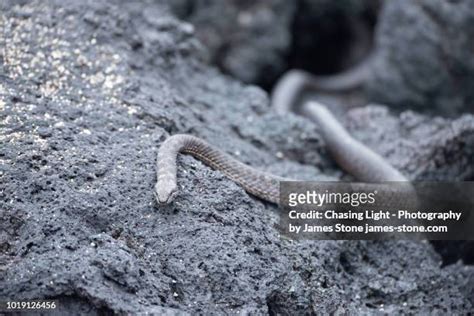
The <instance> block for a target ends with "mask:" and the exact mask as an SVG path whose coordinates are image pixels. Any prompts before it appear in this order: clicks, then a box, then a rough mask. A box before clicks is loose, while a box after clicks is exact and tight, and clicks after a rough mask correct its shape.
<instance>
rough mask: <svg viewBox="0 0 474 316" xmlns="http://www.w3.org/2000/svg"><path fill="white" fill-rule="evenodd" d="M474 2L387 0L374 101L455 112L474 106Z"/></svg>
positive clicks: (373, 85) (380, 29)
mask: <svg viewBox="0 0 474 316" xmlns="http://www.w3.org/2000/svg"><path fill="white" fill-rule="evenodd" d="M473 21H474V2H472V1H470V0H460V1H443V0H435V1H432V0H422V1H409V0H402V1H386V2H385V8H384V10H383V11H382V14H381V17H380V23H379V25H378V27H377V28H378V30H377V35H376V46H377V54H378V58H377V61H376V63H375V64H374V68H373V72H374V75H373V77H372V80H371V81H370V82H369V84H368V92H369V95H370V98H371V100H373V101H374V102H379V103H384V104H388V105H391V106H395V107H399V108H405V109H406V108H410V109H417V110H421V111H426V112H432V113H438V114H439V113H443V114H448V115H455V114H459V113H462V112H463V111H468V112H473V111H474V107H473V104H474V90H473V89H472V87H473V86H474V59H473V58H472V47H473V45H474V28H473V23H474V22H473Z"/></svg>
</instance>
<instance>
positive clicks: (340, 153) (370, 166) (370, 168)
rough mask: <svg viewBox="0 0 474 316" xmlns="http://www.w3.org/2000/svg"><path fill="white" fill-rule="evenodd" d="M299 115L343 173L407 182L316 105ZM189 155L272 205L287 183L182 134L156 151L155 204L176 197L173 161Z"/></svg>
mask: <svg viewBox="0 0 474 316" xmlns="http://www.w3.org/2000/svg"><path fill="white" fill-rule="evenodd" d="M303 113H305V114H306V115H308V116H310V117H311V118H312V119H314V120H315V121H316V122H317V123H318V125H319V127H320V130H321V134H322V136H323V138H324V140H325V141H326V144H327V146H328V148H329V150H330V151H331V152H332V154H333V156H334V157H335V159H336V161H337V162H338V163H339V164H340V165H341V167H342V168H344V169H345V170H346V171H348V172H349V173H351V174H352V175H354V176H355V177H356V178H357V179H359V180H361V181H375V182H377V181H407V179H406V178H405V177H404V176H403V175H402V174H401V173H400V172H399V171H397V170H396V169H395V168H393V167H392V166H390V165H389V164H388V163H387V162H386V161H385V160H384V159H383V158H382V157H381V156H379V155H378V154H376V153H375V152H373V151H372V150H370V149H369V148H368V147H366V146H365V145H363V144H362V143H360V142H358V141H357V140H355V139H353V138H352V137H351V136H350V135H349V133H348V132H347V131H346V130H345V129H344V127H343V126H342V125H341V124H340V123H339V122H338V121H337V120H336V118H335V117H334V116H333V115H332V114H331V113H330V112H329V110H327V109H326V107H325V106H323V105H321V104H319V103H317V102H309V103H307V104H306V105H305V106H304V107H303ZM180 152H181V153H185V154H190V155H192V156H194V157H196V158H197V159H200V160H202V161H203V162H204V163H206V164H207V165H209V166H211V167H212V168H214V169H217V170H220V171H221V172H222V173H224V174H225V175H226V176H227V177H229V178H230V179H232V180H233V181H235V182H237V183H238V184H240V185H241V186H242V187H243V188H244V189H245V190H246V191H247V192H249V193H251V194H253V195H255V196H257V197H259V198H261V199H263V200H266V201H269V202H272V203H276V204H278V203H279V193H280V189H279V183H280V181H291V180H293V179H287V178H283V177H278V176H275V175H272V174H269V173H266V172H262V171H259V170H256V169H254V168H252V167H250V166H248V165H246V164H244V163H242V162H240V161H238V160H236V159H235V158H233V157H231V156H230V155H228V154H226V153H224V152H223V151H221V150H220V149H218V148H216V147H214V146H212V145H210V144H209V143H207V142H206V141H204V140H202V139H200V138H197V137H194V136H191V135H186V134H178V135H173V136H171V137H169V138H168V139H167V140H166V141H165V142H164V143H163V144H162V145H161V147H160V149H159V151H158V159H157V178H158V181H157V183H156V186H155V197H156V200H157V202H158V203H159V204H168V203H170V202H172V201H173V199H174V198H175V196H176V195H177V193H178V186H177V179H176V173H177V166H176V158H177V155H178V153H180Z"/></svg>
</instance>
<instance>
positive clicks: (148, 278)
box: [0, 0, 474, 315]
mask: <svg viewBox="0 0 474 316" xmlns="http://www.w3.org/2000/svg"><path fill="white" fill-rule="evenodd" d="M12 3H16V4H18V2H15V1H5V2H2V6H3V8H2V11H1V14H2V27H3V32H2V33H1V36H2V38H1V41H2V43H3V44H4V50H3V51H2V54H1V58H2V60H3V62H4V67H3V72H2V74H1V77H0V109H1V121H2V125H1V127H0V137H1V143H2V146H1V147H0V163H1V164H0V167H1V173H0V197H1V199H0V228H1V229H0V299H1V300H4V299H6V298H10V299H38V298H50V299H57V300H58V301H59V304H60V306H61V307H60V308H61V310H60V311H58V314H61V313H65V312H66V311H67V312H68V313H70V314H74V313H76V314H90V315H96V314H108V313H118V314H136V313H150V314H160V315H166V314H168V315H181V314H186V313H189V314H230V313H235V312H241V313H244V314H245V313H247V314H277V313H282V314H283V313H294V311H295V310H296V311H297V312H299V313H307V314H310V313H316V312H317V313H326V312H327V313H349V314H354V313H363V314H376V313H378V312H380V311H385V312H394V313H397V314H398V313H408V312H411V313H440V314H446V313H447V314H463V313H466V312H468V311H472V309H473V308H472V302H471V301H470V300H469V299H470V298H469V295H471V294H472V288H470V287H469V286H467V285H466V284H465V283H462V282H460V280H459V279H458V278H457V277H455V276H457V275H459V270H460V269H463V273H464V275H465V276H466V278H467V277H471V278H472V271H471V270H468V269H465V266H464V265H463V264H458V265H456V266H449V268H442V266H441V258H440V256H439V255H438V254H437V253H436V252H435V251H434V250H433V248H432V246H431V245H430V244H428V243H415V242H345V241H337V242H336V241H324V242H314V241H313V242H311V241H303V242H291V241H288V240H285V239H282V238H281V237H280V235H279V234H278V232H277V230H276V229H275V228H274V227H273V225H274V224H275V223H276V222H277V209H276V207H275V206H273V205H269V204H266V203H264V202H262V201H260V200H257V199H255V198H253V197H251V196H249V195H247V194H246V193H245V192H244V190H243V189H242V188H240V187H239V186H238V185H236V184H234V183H233V182H231V181H230V180H228V179H226V178H225V177H224V176H223V175H222V174H221V173H220V172H217V171H213V170H211V169H209V168H207V167H205V166H204V165H203V164H202V163H201V162H199V161H197V160H195V159H194V158H192V157H189V156H181V157H180V158H179V165H180V168H179V174H178V179H179V185H180V188H181V193H180V195H179V196H178V198H177V199H176V201H175V203H174V204H172V205H169V206H166V207H161V206H158V205H156V203H155V201H154V198H153V192H152V189H153V186H154V184H155V181H156V178H155V156H156V153H157V149H158V147H159V145H160V143H161V142H162V141H163V140H164V139H165V138H166V137H167V136H168V135H170V134H174V133H191V134H193V135H197V136H200V137H203V138H205V139H206V140H207V141H209V142H210V143H213V144H215V145H217V146H219V147H220V148H222V149H223V150H225V151H226V152H228V153H230V154H232V155H234V156H236V157H238V158H239V159H241V160H242V161H244V162H247V163H249V164H251V165H253V166H256V167H259V168H261V169H263V170H269V171H272V172H275V173H278V174H280V175H282V176H294V177H301V178H304V177H306V178H308V179H310V178H311V179H327V178H331V179H340V178H341V176H342V173H341V172H340V170H339V169H338V168H337V167H336V166H334V164H333V163H332V160H331V159H330V157H329V156H328V155H327V153H326V152H325V150H324V143H323V142H322V141H321V138H320V136H319V135H318V132H317V128H315V127H314V126H312V125H311V124H309V122H307V121H305V120H304V119H303V118H299V117H293V116H291V115H289V116H287V117H279V116H276V115H275V114H272V113H271V112H270V110H269V107H268V97H267V95H266V94H265V93H264V92H263V91H262V90H260V89H259V88H256V87H251V86H244V85H242V84H240V83H238V82H236V81H233V80H231V79H229V78H227V77H224V76H222V75H221V74H220V73H219V72H217V71H216V70H215V69H213V68H211V67H209V66H207V65H205V64H204V63H203V62H202V59H203V55H202V54H201V53H202V51H201V50H200V45H199V43H198V42H197V41H196V40H195V38H194V37H193V34H192V29H191V28H190V27H189V25H188V24H185V23H182V22H180V21H178V20H176V19H175V18H173V17H171V15H170V14H169V10H168V8H167V7H166V6H165V5H162V4H159V3H157V2H156V1H146V2H140V3H138V2H133V3H129V2H128V1H122V2H121V4H120V5H119V3H120V2H118V1H108V2H106V1H104V2H100V3H98V2H96V1H85V2H81V3H79V2H77V1H72V0H70V1H59V0H57V1H39V0H38V1H24V2H21V3H20V5H12ZM358 111H359V112H354V113H351V114H350V115H349V117H348V120H347V125H348V126H349V127H350V128H351V130H352V131H354V132H355V133H356V135H357V137H359V138H361V139H363V140H364V141H366V142H367V143H369V144H370V145H371V146H373V147H374V148H375V149H376V150H377V151H379V152H381V153H382V154H384V155H386V156H388V158H389V160H390V161H391V162H392V163H393V164H395V165H397V166H399V167H401V169H402V170H403V172H404V173H406V174H407V175H410V176H411V177H413V178H421V177H431V176H432V177H443V178H444V177H448V176H449V177H453V178H456V179H461V178H464V179H467V178H469V177H470V176H471V175H472V173H471V174H470V175H467V174H466V173H465V172H466V168H467V167H466V166H468V165H469V162H470V161H472V153H471V152H469V151H466V150H462V151H460V150H459V148H458V146H461V144H464V145H465V146H466V148H468V145H469V146H470V144H472V141H473V140H472V129H473V125H474V120H473V118H472V117H471V116H464V117H461V118H458V119H456V120H452V121H451V120H441V121H440V120H438V119H429V118H427V117H424V116H419V115H416V114H410V113H408V114H403V115H404V116H401V117H396V116H392V115H390V114H388V113H386V112H385V111H386V109H385V108H383V107H382V108H375V109H374V108H365V109H362V110H358ZM353 116H354V117H355V118H354V119H352V117H353ZM405 116H408V119H407V118H406V117H405ZM357 117H359V118H357ZM361 117H362V118H363V117H367V119H368V118H369V117H374V120H378V122H380V126H383V127H384V128H386V131H387V132H390V133H391V135H392V136H390V137H393V139H392V140H391V141H388V140H387V139H386V137H387V136H386V135H387V134H386V133H384V131H385V130H384V129H383V128H382V127H380V126H378V127H377V126H374V125H371V124H362V125H357V122H359V119H362V118H361ZM370 122H372V119H371V120H370ZM446 125H447V126H451V127H452V131H451V132H452V134H448V136H442V135H441V134H440V135H436V134H435V133H432V132H431V133H430V130H431V131H432V130H439V129H440V126H446ZM269 127H271V128H269ZM450 130H451V129H450ZM433 134H434V135H433ZM417 137H426V139H422V141H424V142H425V147H424V148H423V150H419V151H418V149H417V148H413V146H414V145H412V143H413V142H415V141H417ZM388 143H390V144H388ZM405 143H406V144H405ZM397 144H398V145H399V146H397ZM446 144H450V145H449V146H446ZM390 146H391V147H390ZM390 148H391V149H390ZM470 148H472V146H471V147H470ZM304 149H306V150H307V151H308V152H309V151H310V152H311V153H306V154H304V153H302V150H304ZM408 150H410V152H411V151H415V153H413V155H415V157H418V158H416V159H418V160H416V161H419V163H417V164H411V163H410V162H409V161H407V160H405V154H406V152H407V151H408ZM430 153H432V155H436V157H445V158H446V159H445V160H440V161H439V162H438V163H437V165H430V164H429V163H428V162H427V161H429V159H431V158H430V157H429V155H430ZM449 157H455V159H452V160H450V159H448V158H449ZM425 159H426V161H425ZM469 170H470V169H469ZM441 298H442V299H441Z"/></svg>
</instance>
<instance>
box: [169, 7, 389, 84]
mask: <svg viewBox="0 0 474 316" xmlns="http://www.w3.org/2000/svg"><path fill="white" fill-rule="evenodd" d="M379 2H380V1H379V0H362V1H361V0H341V1H330V0H296V1H285V0H257V1H242V0H231V1H220V0H211V1H209V0H197V1H196V0H178V1H176V0H172V1H169V3H170V4H171V7H172V9H173V12H174V13H175V14H176V15H177V16H178V17H180V18H182V19H184V20H186V21H188V22H189V23H191V24H193V25H194V26H195V29H196V37H197V38H198V39H200V41H201V42H202V43H203V44H204V46H206V48H207V49H208V51H209V58H210V61H211V62H212V63H213V64H215V65H217V66H218V67H219V68H220V69H221V70H222V71H223V72H225V73H227V74H230V75H232V76H233V77H235V78H237V79H239V80H241V81H243V82H246V83H254V84H259V85H260V86H263V87H265V88H266V89H268V90H270V88H271V87H272V85H273V84H274V82H275V81H276V80H277V79H278V77H279V76H280V75H281V74H282V73H283V72H284V71H286V70H288V69H290V68H301V69H305V70H307V71H313V72H317V73H330V72H337V71H339V70H341V69H343V68H347V67H349V66H351V65H353V64H355V63H356V62H358V61H359V60H361V59H363V57H364V56H365V55H366V54H367V53H368V51H369V50H370V48H371V45H372V31H373V25H374V23H375V20H376V15H377V12H378V7H379ZM335 39H337V40H335Z"/></svg>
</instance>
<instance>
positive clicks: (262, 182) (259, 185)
mask: <svg viewBox="0 0 474 316" xmlns="http://www.w3.org/2000/svg"><path fill="white" fill-rule="evenodd" d="M180 152H181V153H185V154H190V155H192V156H194V157H196V158H198V159H199V160H201V161H203V162H204V163H206V164H207V165H209V166H210V167H212V168H214V169H217V170H220V171H221V172H222V173H223V174H225V175H226V176H227V177H229V178H230V179H231V180H233V181H235V182H237V183H238V184H240V185H241V186H242V187H243V188H244V189H245V190H246V191H247V192H249V193H251V194H253V195H255V196H257V197H259V198H261V199H263V200H266V201H269V202H272V203H276V204H278V201H279V195H280V186H279V183H280V181H290V179H285V178H282V177H278V176H275V175H272V174H269V173H266V172H262V171H259V170H257V169H254V168H252V167H250V166H248V165H246V164H244V163H242V162H240V161H238V160H237V159H235V158H233V157H232V156H230V155H228V154H226V153H224V152H223V151H221V150H220V149H217V148H216V147H214V146H212V145H211V144H209V143H208V142H206V141H204V140H203V139H201V138H198V137H195V136H192V135H186V134H177V135H173V136H171V137H169V138H168V139H166V140H165V142H164V143H163V144H162V145H161V147H160V149H159V151H158V159H157V165H158V166H157V178H158V182H157V184H156V186H155V197H156V200H157V201H158V203H160V204H167V203H170V202H171V201H172V200H173V199H174V197H175V195H176V194H177V192H178V191H177V190H178V189H177V188H178V187H177V182H176V173H177V172H176V171H177V167H176V158H177V156H178V153H180Z"/></svg>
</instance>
